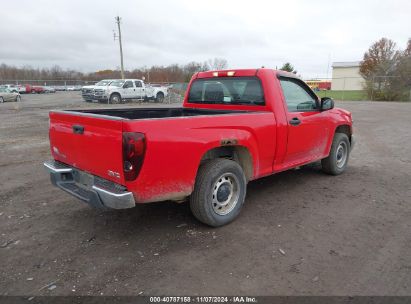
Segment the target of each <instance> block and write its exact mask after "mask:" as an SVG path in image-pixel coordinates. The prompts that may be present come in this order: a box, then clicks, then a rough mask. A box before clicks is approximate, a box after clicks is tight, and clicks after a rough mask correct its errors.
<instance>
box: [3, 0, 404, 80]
mask: <svg viewBox="0 0 411 304" xmlns="http://www.w3.org/2000/svg"><path fill="white" fill-rule="evenodd" d="M1 12H2V13H1V18H0V33H1V36H0V62H3V63H6V64H12V65H16V66H22V65H26V64H27V65H31V66H33V67H36V68H37V67H50V66H52V65H54V64H57V65H60V66H62V67H64V68H72V69H77V70H80V71H83V72H89V71H95V70H99V69H106V68H109V69H115V68H118V66H119V50H118V43H116V42H114V41H113V29H115V28H116V26H115V23H114V17H115V16H116V15H120V16H121V17H122V34H123V49H124V64H125V68H126V69H129V70H131V69H133V68H137V67H142V66H151V65H168V64H172V63H179V64H185V63H187V62H189V61H201V62H202V61H205V60H207V59H209V58H214V57H223V58H226V59H227V61H228V63H229V67H230V68H255V67H261V66H262V65H264V66H265V67H273V68H275V67H276V66H278V67H280V66H281V65H282V64H283V63H284V62H286V61H289V62H291V63H292V64H293V65H294V66H295V68H296V69H297V70H298V71H299V74H301V75H302V76H303V77H305V78H307V77H325V76H326V74H327V64H328V59H329V58H330V61H331V62H333V61H357V60H361V59H362V56H363V53H364V51H366V50H367V48H368V47H369V45H370V44H371V43H372V42H374V41H376V40H377V39H379V38H381V37H388V38H391V39H393V40H394V41H396V42H397V43H398V45H399V47H401V48H404V47H405V44H406V41H407V39H408V38H409V37H411V31H410V29H411V1H409V0H398V1H395V0H392V1H362V0H355V1H352V0H344V1H330V0H318V1H315V0H310V1H298V0H285V1H259V0H252V1H251V0H248V1H239V0H202V1H194V0H191V1H190V0H176V1H160V0H145V1H138V0H129V1H128V0H127V1H122V0H119V1H116V0H111V1H104V0H99V1H86V0H83V1H76V0H70V1H66V0H58V1H51V0H48V1H47V0H36V1H32V0H28V1H22V0H13V1H11V0H3V1H1ZM330 75H331V72H330Z"/></svg>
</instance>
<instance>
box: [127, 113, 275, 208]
mask: <svg viewBox="0 0 411 304" xmlns="http://www.w3.org/2000/svg"><path fill="white" fill-rule="evenodd" d="M123 131H124V132H142V133H144V134H145V136H146V140H147V141H146V142H147V147H146V154H145V159H144V163H143V166H142V169H141V171H140V174H139V176H138V177H137V179H136V180H135V181H133V182H129V183H127V188H128V189H129V190H131V191H133V192H134V194H135V196H136V199H137V201H138V202H152V201H161V200H166V199H178V198H182V197H184V196H187V195H189V194H191V192H192V190H193V187H194V182H195V178H196V174H197V170H198V167H199V165H200V161H201V159H202V157H203V155H204V154H205V153H206V152H207V151H208V150H210V149H213V148H216V147H220V146H221V140H223V139H236V140H237V142H238V143H237V145H239V146H243V147H245V148H247V149H248V151H249V152H250V154H251V156H252V159H253V172H254V178H256V177H259V176H262V175H267V174H270V173H271V170H272V162H273V151H274V148H275V140H276V128H275V118H274V115H273V113H272V112H252V113H246V114H228V115H215V116H196V117H180V118H166V119H147V120H139V121H132V120H130V121H124V124H123Z"/></svg>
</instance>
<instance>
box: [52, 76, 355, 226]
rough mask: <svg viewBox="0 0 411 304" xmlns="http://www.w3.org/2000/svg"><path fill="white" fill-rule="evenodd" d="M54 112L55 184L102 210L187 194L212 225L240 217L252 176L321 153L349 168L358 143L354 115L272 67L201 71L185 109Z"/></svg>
mask: <svg viewBox="0 0 411 304" xmlns="http://www.w3.org/2000/svg"><path fill="white" fill-rule="evenodd" d="M128 81H131V80H125V81H124V83H123V85H121V82H120V81H119V82H118V88H122V89H125V88H124V84H125V83H127V82H128ZM134 81H135V80H134ZM107 95H108V94H107ZM49 116H50V130H49V135H50V148H51V154H52V157H53V160H52V161H48V162H45V164H44V165H45V166H46V167H47V168H48V170H49V171H50V174H51V181H52V183H53V184H54V185H56V186H57V187H59V188H61V189H62V190H64V191H66V192H68V193H70V194H72V195H74V196H75V197H77V198H79V199H80V200H83V201H85V202H87V203H88V204H90V205H91V206H94V207H100V208H112V209H125V208H131V207H134V206H135V205H136V204H139V203H148V202H156V201H163V200H174V201H182V200H184V199H185V198H187V197H189V198H190V207H191V210H192V213H193V214H194V216H195V217H196V218H197V219H198V220H200V221H201V222H203V223H205V224H208V225H210V226H221V225H224V224H227V223H229V222H231V221H232V220H234V219H235V218H236V217H237V216H238V214H239V212H240V210H241V208H242V206H243V204H244V199H245V195H246V190H247V183H248V182H249V181H251V180H255V179H258V178H261V177H264V176H267V175H270V174H274V173H278V172H282V171H284V170H288V169H292V168H296V167H299V166H302V165H305V164H308V163H312V162H316V161H319V160H321V164H322V169H323V171H324V172H325V173H328V174H331V175H338V174H341V173H343V172H344V171H345V169H346V167H347V164H348V159H349V155H350V152H351V149H352V147H353V145H354V135H353V128H352V116H351V113H350V112H348V111H346V110H343V109H339V108H335V107H334V101H333V100H332V99H330V98H322V99H320V98H318V97H317V96H316V95H315V93H314V92H313V91H312V90H311V89H310V88H309V87H308V86H307V84H306V83H305V82H303V81H302V80H301V79H299V78H297V77H296V76H295V75H294V74H293V73H287V72H283V71H276V70H270V69H248V70H232V71H212V72H200V73H196V74H195V75H194V76H193V77H192V79H191V81H190V84H189V86H188V91H187V94H186V95H185V98H184V103H183V107H180V108H173V107H171V108H126V109H90V110H84V109H83V110H68V111H51V112H50V114H49ZM297 186H298V185H297ZM290 196H292V192H290Z"/></svg>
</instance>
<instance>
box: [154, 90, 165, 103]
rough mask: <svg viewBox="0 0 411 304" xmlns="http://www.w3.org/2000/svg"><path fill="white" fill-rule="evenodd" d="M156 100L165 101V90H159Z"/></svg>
mask: <svg viewBox="0 0 411 304" xmlns="http://www.w3.org/2000/svg"><path fill="white" fill-rule="evenodd" d="M155 101H156V102H163V101H164V93H163V92H158V93H157V95H156V99H155Z"/></svg>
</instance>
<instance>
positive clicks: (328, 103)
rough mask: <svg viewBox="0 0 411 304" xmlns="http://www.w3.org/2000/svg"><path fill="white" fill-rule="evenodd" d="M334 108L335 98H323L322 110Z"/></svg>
mask: <svg viewBox="0 0 411 304" xmlns="http://www.w3.org/2000/svg"><path fill="white" fill-rule="evenodd" d="M333 108H334V100H332V99H331V98H330V97H323V98H321V108H320V109H321V111H327V110H331V109H333Z"/></svg>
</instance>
